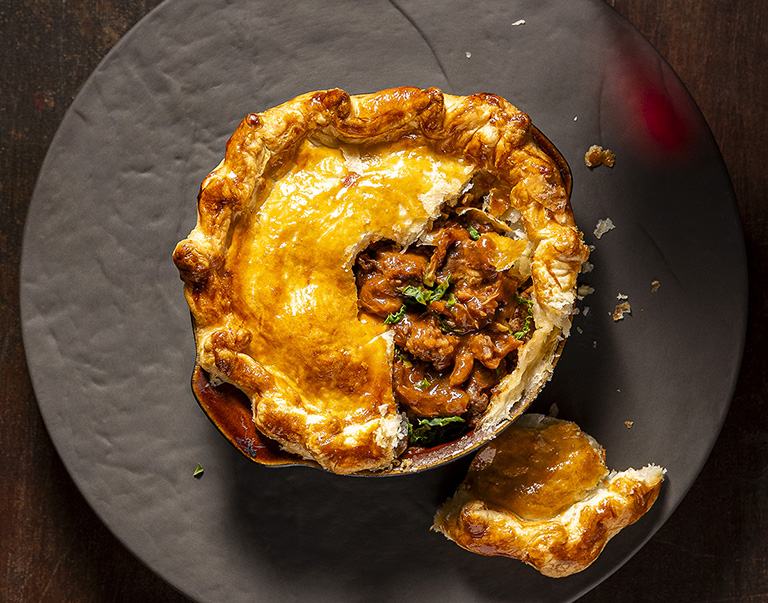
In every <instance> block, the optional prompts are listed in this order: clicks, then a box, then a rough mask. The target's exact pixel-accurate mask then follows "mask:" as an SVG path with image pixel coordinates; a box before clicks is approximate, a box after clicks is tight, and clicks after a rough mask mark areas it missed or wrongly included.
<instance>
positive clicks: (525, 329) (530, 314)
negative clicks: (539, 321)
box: [510, 293, 533, 340]
mask: <svg viewBox="0 0 768 603" xmlns="http://www.w3.org/2000/svg"><path fill="white" fill-rule="evenodd" d="M515 298H517V301H518V302H519V303H521V304H523V305H525V306H526V311H527V312H528V316H526V317H525V324H524V325H523V330H522V331H517V332H515V333H512V335H514V337H515V339H517V340H520V339H522V338H523V337H525V336H526V335H527V334H528V333H530V332H531V320H533V310H532V308H533V301H531V300H530V299H525V298H524V297H522V296H521V295H520V294H519V293H515ZM511 331H512V329H510V332H511Z"/></svg>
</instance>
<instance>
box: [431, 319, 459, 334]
mask: <svg viewBox="0 0 768 603" xmlns="http://www.w3.org/2000/svg"><path fill="white" fill-rule="evenodd" d="M435 318H437V322H438V323H440V330H441V331H442V332H443V333H460V332H461V329H460V328H459V327H454V326H453V325H452V324H450V323H449V322H447V321H445V320H443V319H442V318H441V317H440V316H437V315H435Z"/></svg>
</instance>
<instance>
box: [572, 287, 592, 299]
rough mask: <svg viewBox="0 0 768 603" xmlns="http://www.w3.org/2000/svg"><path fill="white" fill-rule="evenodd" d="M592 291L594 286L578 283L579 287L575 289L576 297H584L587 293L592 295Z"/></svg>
mask: <svg viewBox="0 0 768 603" xmlns="http://www.w3.org/2000/svg"><path fill="white" fill-rule="evenodd" d="M594 292H595V288H594V287H590V286H589V285H579V288H578V289H577V290H576V297H577V298H578V299H584V298H585V297H586V296H587V295H592V294H593V293H594Z"/></svg>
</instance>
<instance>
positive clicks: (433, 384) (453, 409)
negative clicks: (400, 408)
mask: <svg viewBox="0 0 768 603" xmlns="http://www.w3.org/2000/svg"><path fill="white" fill-rule="evenodd" d="M392 382H393V383H392V384H393V387H394V391H395V395H396V397H397V399H398V401H400V402H401V403H402V404H404V405H405V406H407V407H408V408H409V409H410V411H411V413H412V414H414V415H416V416H417V417H421V418H433V417H454V416H459V415H463V414H464V413H465V412H467V408H468V406H469V404H470V402H471V399H470V395H469V394H468V393H467V392H465V391H463V390H462V389H460V388H458V387H455V386H452V385H451V384H450V383H449V381H448V378H447V376H445V375H441V374H438V373H436V372H435V371H433V370H431V368H430V365H429V364H427V363H426V362H419V361H413V362H410V361H403V359H401V358H395V363H394V368H393V371H392Z"/></svg>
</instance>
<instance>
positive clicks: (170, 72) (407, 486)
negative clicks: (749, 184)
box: [21, 0, 747, 603]
mask: <svg viewBox="0 0 768 603" xmlns="http://www.w3.org/2000/svg"><path fill="white" fill-rule="evenodd" d="M521 21H524V23H521ZM401 85H415V86H419V87H422V88H423V87H429V86H437V87H439V88H441V89H442V90H444V91H445V92H447V93H450V94H459V95H464V94H471V93H473V92H477V91H486V92H493V93H496V94H499V95H501V96H503V97H505V98H507V99H509V100H510V101H511V102H512V103H513V104H515V105H516V106H517V107H519V108H520V109H521V110H523V111H525V112H526V113H528V114H529V115H530V116H531V118H532V120H533V122H534V123H536V124H537V126H538V127H540V128H541V130H542V131H544V132H546V133H547V136H549V137H550V138H551V139H552V141H553V143H554V144H555V145H557V148H558V149H559V150H560V152H561V153H562V154H563V156H564V157H565V158H566V159H567V160H568V163H569V165H570V167H571V170H572V172H573V192H572V195H571V200H572V204H573V208H574V215H575V217H576V223H577V224H579V225H580V227H581V228H582V230H583V231H584V232H585V238H586V241H587V242H588V243H590V244H593V245H595V246H596V248H595V251H594V252H593V253H592V257H591V259H590V261H591V262H592V263H593V264H594V270H593V271H592V272H589V273H587V274H584V275H583V276H582V282H584V283H586V284H589V285H591V286H593V287H594V289H595V292H594V293H593V294H592V295H589V296H587V297H586V298H585V299H584V300H582V301H581V302H580V308H581V313H580V314H579V315H577V316H575V317H574V321H573V330H572V335H571V337H570V338H569V340H568V345H567V347H566V350H565V353H564V354H563V356H562V357H561V358H560V360H559V362H558V366H557V370H556V371H555V374H554V377H553V379H552V381H551V382H550V383H549V384H548V385H547V387H546V388H544V390H543V391H542V392H541V394H540V395H539V397H538V398H537V399H536V401H535V402H534V403H533V404H532V405H531V410H537V411H543V412H546V411H547V409H548V408H549V405H550V404H552V403H557V405H558V407H559V408H560V415H559V416H560V417H561V418H565V419H571V420H575V421H576V422H577V423H578V424H579V425H580V426H581V427H582V428H583V429H584V430H585V431H586V432H587V433H589V434H591V435H592V436H594V437H595V438H596V439H597V440H598V441H599V442H600V443H601V444H602V445H603V446H604V447H605V448H606V450H607V455H608V464H609V465H610V466H611V467H612V468H616V469H625V468H627V467H629V466H635V467H638V466H642V465H644V464H646V463H650V462H653V463H657V464H660V465H663V466H664V467H666V468H667V470H668V474H667V479H666V481H665V482H664V486H663V488H662V493H661V496H660V497H659V500H658V501H657V503H656V504H655V506H654V508H653V509H652V511H651V513H650V514H649V515H647V516H645V517H643V518H642V519H641V520H640V521H639V522H638V523H637V524H635V525H633V526H631V527H630V528H627V529H626V530H624V531H623V532H622V533H620V534H619V535H618V536H617V537H616V538H614V539H613V540H611V542H610V543H609V544H608V547H607V548H606V550H605V551H604V552H603V554H602V556H601V557H600V559H598V560H597V562H595V564H594V565H592V566H591V567H590V568H589V569H587V570H586V571H584V572H582V573H580V574H577V575H575V576H571V577H569V578H565V579H561V580H552V579H548V578H545V577H543V576H540V575H539V574H538V573H537V572H535V571H534V570H532V569H531V568H528V567H527V566H525V565H523V564H520V563H516V562H513V561H510V560H505V559H498V558H485V557H480V556H477V555H472V554H470V553H467V552H466V551H464V550H462V549H460V548H458V547H456V546H455V545H454V544H452V543H450V542H448V541H447V540H445V539H444V538H443V537H442V536H440V535H438V534H435V533H433V532H430V531H429V526H430V525H431V523H432V515H433V513H434V511H435V509H436V508H437V506H438V505H440V504H441V503H442V502H443V501H444V500H445V498H446V497H447V496H448V495H449V494H451V493H452V492H453V490H454V489H455V487H456V485H457V484H458V482H459V481H460V480H461V478H462V477H463V473H464V470H465V468H466V461H465V460H459V461H456V462H453V463H447V464H444V465H441V466H440V467H437V468H435V469H433V470H430V471H423V472H421V473H417V474H413V475H405V476H402V477H399V478H397V479H349V478H345V477H340V476H337V475H333V474H330V473H328V472H324V471H315V470H310V469H308V468H306V467H284V468H280V469H279V470H274V469H271V468H269V467H264V466H261V465H259V464H257V463H254V462H251V461H249V460H248V459H246V458H244V457H243V455H241V454H240V453H239V452H237V451H236V450H235V449H234V448H233V447H232V446H231V445H230V444H228V443H227V442H226V441H225V440H224V439H223V438H222V437H221V436H220V435H219V434H218V433H216V430H215V429H212V428H211V424H210V422H209V420H208V419H207V418H206V417H205V415H204V414H203V413H202V412H201V411H200V409H199V407H198V405H197V404H195V402H194V400H193V396H192V394H191V392H190V388H189V373H190V368H191V367H193V366H194V363H195V358H194V349H195V348H194V342H193V336H192V330H191V329H190V324H189V311H188V307H187V305H186V303H185V300H184V297H183V295H182V286H181V282H180V281H179V278H178V271H177V270H176V268H175V266H174V265H173V264H172V262H171V260H170V255H171V252H172V250H173V248H174V246H175V245H176V243H177V242H178V241H179V240H181V239H182V238H184V237H185V236H186V235H187V233H189V231H190V230H191V229H192V227H193V226H194V224H195V220H196V215H195V214H196V212H195V203H194V200H195V198H196V195H197V192H198V190H199V186H200V182H201V181H202V180H203V178H204V177H205V175H206V174H207V173H208V171H209V170H210V168H211V166H215V165H216V164H217V163H218V161H219V160H220V158H221V156H222V154H223V149H224V144H225V141H226V139H227V137H228V136H229V135H230V133H231V132H232V131H233V130H234V128H235V126H236V125H237V123H239V121H240V120H241V119H242V117H243V116H244V115H247V114H248V113H250V112H258V111H263V110H264V109H266V108H268V107H272V106H275V105H278V104H279V103H280V102H283V101H285V100H288V99H291V98H293V97H295V96H297V95H298V94H300V93H302V92H305V91H307V90H313V89H315V90H316V89H327V88H330V87H333V86H338V87H340V88H342V89H344V90H347V91H349V92H350V93H362V92H370V91H373V90H381V89H384V88H388V87H391V86H401ZM593 144H600V145H602V146H604V147H609V148H610V149H611V150H613V151H614V152H615V153H616V157H617V159H616V165H615V167H614V168H613V169H608V168H605V167H601V168H597V169H595V170H589V169H587V168H586V167H585V165H584V161H583V157H584V153H585V152H586V150H587V149H588V148H589V146H590V145H593ZM607 217H610V218H611V219H612V221H613V223H614V224H615V225H616V228H615V229H614V230H611V231H610V232H608V233H606V234H605V235H603V236H602V238H601V239H597V237H596V236H595V235H594V234H593V229H594V225H595V224H596V223H597V221H598V220H601V219H604V218H607ZM25 229H26V230H25V240H24V248H23V255H22V266H21V292H22V297H21V308H22V327H23V334H24V345H25V349H26V354H27V360H28V365H29V370H30V374H31V377H32V382H33V385H34V388H35V392H36V395H37V399H38V402H39V405H40V411H41V413H42V416H43V418H44V420H45V423H46V426H47V428H48V430H49V432H50V435H51V438H52V440H53V442H54V443H55V445H56V448H57V450H58V452H59V455H60V456H61V459H62V461H63V463H64V464H65V465H66V467H67V469H68V471H69V472H70V474H71V475H72V478H73V480H74V481H75V483H76V484H77V485H78V487H79V488H80V490H81V491H82V493H83V495H84V496H85V498H86V499H87V501H88V502H89V503H90V505H91V506H92V507H93V508H94V509H95V511H96V513H98V515H99V516H100V517H101V518H102V519H103V521H104V523H105V524H106V525H107V526H108V527H109V529H111V530H112V531H113V532H114V533H115V534H116V535H117V537H118V538H120V539H121V540H122V542H123V543H125V545H126V547H127V548H128V549H129V550H131V551H132V552H133V553H134V554H135V555H136V556H137V557H138V558H139V559H141V560H142V561H143V562H144V563H146V564H147V565H148V566H149V567H151V568H152V569H153V570H154V571H155V572H157V573H158V574H159V575H160V576H162V577H163V578H164V579H165V580H167V581H169V582H170V583H171V584H173V585H174V586H175V587H176V588H178V589H179V590H181V591H182V592H184V593H185V594H186V595H187V596H189V597H190V598H192V599H194V600H196V601H227V602H228V603H236V602H245V601H248V602H253V601H286V602H288V601H334V602H353V601H368V600H376V601H402V600H403V599H410V600H414V601H440V603H451V602H456V603H459V602H461V603H467V602H482V603H489V602H494V603H498V602H500V601H510V600H514V601H516V602H518V603H520V602H525V603H534V602H535V603H544V602H546V603H552V602H565V601H572V600H574V599H575V598H577V597H579V596H580V595H581V594H583V593H584V592H586V591H587V590H589V589H590V588H592V587H593V586H594V585H595V584H597V583H598V582H600V581H601V580H603V579H605V578H606V577H607V576H609V575H610V574H611V573H612V572H614V571H615V570H616V569H617V568H618V567H619V566H620V565H621V564H622V563H624V562H625V561H626V560H627V559H628V558H629V557H630V556H631V555H632V554H633V553H634V552H635V551H636V550H637V549H638V548H639V547H640V546H642V545H643V543H645V542H646V541H647V540H648V539H649V538H650V537H651V536H652V535H653V534H654V533H655V531H656V530H657V529H658V528H659V527H660V526H661V525H662V524H663V523H664V521H665V520H666V518H667V517H669V515H670V514H671V513H672V512H673V510H674V509H675V508H676V507H677V505H678V504H679V502H680V501H681V500H682V498H683V496H684V495H685V493H686V492H687V491H688V489H689V488H690V487H691V484H692V483H693V481H694V480H695V479H696V476H697V475H698V473H699V471H700V470H701V467H702V465H703V464H704V462H705V460H706V458H707V456H708V455H709V451H710V449H711V447H712V445H713V444H714V442H715V439H716V438H717V435H718V433H719V430H720V426H721V425H722V421H723V419H724V417H725V415H726V412H727V410H728V406H729V402H730V398H731V394H732V392H733V387H734V384H735V382H736V378H737V375H738V370H739V366H740V360H741V352H742V346H743V341H744V333H745V321H746V300H747V288H746V284H747V280H746V260H745V252H744V245H743V239H742V235H741V229H740V225H739V221H738V216H737V212H736V210H735V204H734V199H733V193H732V190H731V186H730V182H729V179H728V175H727V173H726V170H725V167H724V166H723V163H722V160H721V158H720V154H719V152H718V149H717V146H716V145H715V143H714V141H713V138H712V136H711V134H710V132H709V130H708V128H707V125H706V123H705V121H704V119H703V118H702V116H701V114H700V113H699V112H698V110H697V108H696V106H695V104H694V103H693V101H692V100H691V99H690V97H689V96H688V94H687V93H686V91H685V89H684V87H683V86H682V84H681V83H680V82H679V80H678V79H677V78H676V76H675V74H674V73H673V72H672V70H671V69H670V68H669V66H668V65H667V64H666V63H665V62H664V61H663V60H662V59H661V58H660V57H659V55H658V54H657V53H656V52H655V51H654V50H653V49H652V48H651V47H650V46H649V45H648V44H647V43H646V42H645V41H644V40H643V39H642V37H641V36H640V35H639V34H638V33H637V32H636V31H635V30H634V29H632V27H631V26H629V25H628V24H627V23H626V22H624V21H623V20H622V19H621V18H620V17H618V16H617V15H616V14H615V13H614V11H613V10H612V9H611V8H610V7H609V6H607V5H606V4H605V3H604V2H602V1H600V0H572V1H570V2H562V1H560V0H510V1H509V2H495V1H491V0H476V1H473V2H465V1H463V0H462V1H458V0H445V1H444V2H424V1H416V0H413V1H411V0H395V1H392V2H384V1H381V2H379V1H378V0H371V1H368V2H355V1H349V2H344V1H339V2H325V1H320V0H296V1H292V2H268V1H266V0H167V1H166V2H164V3H163V4H161V5H160V6H159V7H158V8H157V9H156V10H155V11H153V12H152V13H151V14H150V15H148V16H147V17H146V18H145V19H144V20H143V21H142V22H141V23H140V24H139V25H138V26H137V27H136V28H135V29H134V30H132V32H131V33H129V34H128V35H127V36H125V38H124V39H123V40H121V41H120V42H119V43H118V44H117V45H116V46H115V47H114V49H113V50H112V51H111V52H110V54H109V55H108V57H107V58H106V59H105V60H104V62H103V63H102V64H101V65H100V66H99V67H98V69H97V70H96V71H95V72H94V74H93V75H92V77H91V78H90V79H89V81H88V82H87V83H86V84H85V85H84V86H83V88H82V90H81V92H80V94H79V95H78V97H77V99H76V100H75V101H74V102H73V104H72V106H71V108H70V109H69V111H68V113H67V115H66V117H65V118H64V120H63V122H62V124H61V127H60V129H59V131H58V132H57V133H56V136H55V138H54V140H53V142H52V144H51V147H50V150H49V152H48V156H47V158H46V160H45V163H44V166H43V168H42V171H41V173H40V177H39V180H38V184H37V187H36V189H35V193H34V197H33V199H32V203H31V205H30V207H29V213H28V216H27V222H26V225H25ZM713 275H717V277H716V278H713ZM653 281H659V282H660V283H661V286H660V288H659V289H658V290H657V291H655V292H653V291H652V288H651V283H652V282H653ZM619 293H621V294H624V295H628V296H629V302H630V303H631V306H632V314H631V315H630V316H627V317H625V318H624V320H622V321H620V322H614V321H613V320H612V318H611V316H610V314H611V312H612V311H613V309H614V307H615V305H616V303H617V299H616V298H617V295H618V294H619ZM587 307H588V308H589V312H587V311H586V310H587ZM723 308H728V312H727V313H726V314H724V313H723ZM713 316H717V317H718V318H719V319H718V320H712V317H713ZM245 418H248V417H245ZM625 421H633V422H634V426H633V427H632V429H627V427H626V426H625ZM246 424H247V421H246ZM198 463H200V464H201V465H202V466H203V468H204V469H205V472H204V474H203V476H202V477H200V478H198V479H195V478H194V477H193V476H192V474H193V471H194V469H195V467H196V465H197V464H198ZM383 577H385V578H386V579H383ZM620 591H621V584H617V585H616V592H617V593H620Z"/></svg>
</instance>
